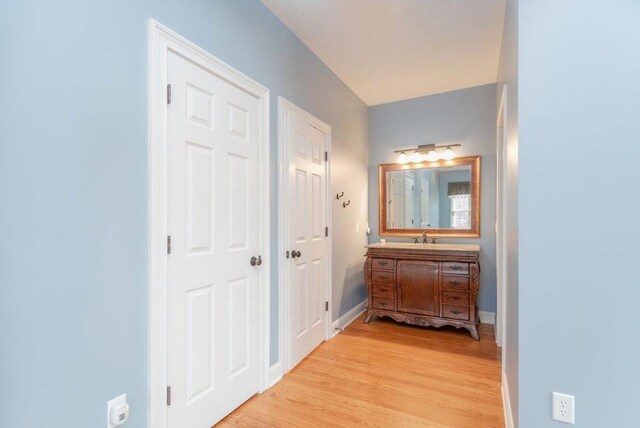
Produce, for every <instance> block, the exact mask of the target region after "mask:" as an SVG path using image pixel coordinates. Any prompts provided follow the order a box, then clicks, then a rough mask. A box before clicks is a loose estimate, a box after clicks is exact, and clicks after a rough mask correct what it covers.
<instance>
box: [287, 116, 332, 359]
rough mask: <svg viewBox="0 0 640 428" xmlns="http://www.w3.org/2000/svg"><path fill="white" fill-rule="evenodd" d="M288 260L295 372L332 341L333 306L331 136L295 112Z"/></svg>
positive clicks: (290, 130)
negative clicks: (330, 318)
mask: <svg viewBox="0 0 640 428" xmlns="http://www.w3.org/2000/svg"><path fill="white" fill-rule="evenodd" d="M286 128H287V129H286V131H285V132H287V138H286V141H287V143H286V150H288V154H289V156H288V158H289V162H288V163H289V165H288V174H287V180H288V192H287V193H288V196H287V204H286V206H287V211H288V213H287V214H288V215H287V223H288V225H287V231H286V235H287V237H286V242H287V244H288V247H287V251H289V252H290V253H289V254H290V258H289V259H288V260H287V262H288V265H289V266H288V269H289V275H288V276H289V290H290V292H289V326H290V331H289V333H288V334H289V335H290V337H289V343H290V357H289V367H288V369H291V368H293V367H294V366H295V365H296V364H298V363H299V362H300V361H301V360H302V359H303V358H304V357H306V356H307V355H309V353H310V352H311V351H313V350H314V349H315V347H316V346H318V345H319V344H320V343H322V341H323V340H324V339H325V337H326V328H327V322H328V321H327V312H326V309H325V302H326V301H328V296H327V289H328V287H327V284H328V281H329V278H328V277H329V275H328V272H327V266H328V264H327V258H326V251H325V250H326V249H325V245H326V241H325V240H326V237H325V227H326V226H327V219H326V211H327V210H326V203H327V202H326V185H327V166H326V162H325V151H326V150H327V134H326V133H325V132H323V131H321V130H319V129H317V128H316V127H314V126H313V125H311V123H309V121H308V120H307V118H306V116H305V115H302V114H300V113H299V112H294V111H289V112H288V120H287V125H286Z"/></svg>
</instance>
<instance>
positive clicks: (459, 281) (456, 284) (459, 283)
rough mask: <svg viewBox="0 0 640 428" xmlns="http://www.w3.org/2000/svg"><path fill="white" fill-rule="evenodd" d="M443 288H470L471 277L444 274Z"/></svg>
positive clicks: (463, 289) (464, 289) (462, 289)
mask: <svg viewBox="0 0 640 428" xmlns="http://www.w3.org/2000/svg"><path fill="white" fill-rule="evenodd" d="M442 288H444V289H446V290H461V291H467V290H469V278H465V277H463V276H445V275H443V276H442Z"/></svg>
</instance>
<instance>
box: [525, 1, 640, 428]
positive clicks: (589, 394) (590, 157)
mask: <svg viewBox="0 0 640 428" xmlns="http://www.w3.org/2000/svg"><path fill="white" fill-rule="evenodd" d="M639 22H640V2H637V1H623V0H620V1H610V2H602V1H596V0H566V1H561V2H558V1H554V0H521V1H520V13H519V27H520V29H519V62H520V64H519V76H520V77H519V79H520V80H519V85H520V94H519V97H520V102H519V140H520V145H519V151H520V177H519V178H520V180H519V216H520V219H519V226H520V242H519V244H520V245H519V246H520V258H519V260H520V267H519V275H520V280H519V318H520V320H519V329H520V332H519V333H520V340H519V342H520V345H519V348H520V349H519V350H520V353H519V355H520V386H519V390H520V391H519V393H520V399H519V404H520V409H519V410H520V412H519V413H520V416H519V419H520V426H521V427H536V428H544V427H553V426H561V424H559V423H556V422H553V421H552V420H551V392H552V391H560V392H565V393H568V394H573V395H575V397H576V426H582V427H632V426H633V427H637V426H638V424H639V422H638V402H639V401H640V340H639V335H638V329H637V322H636V319H637V314H638V310H639V309H640V303H639V302H640V271H639V270H638V268H637V266H638V262H637V254H638V251H637V246H638V242H640V227H638V210H639V209H640V191H638V183H640V168H639V167H638V160H639V159H640V108H639V105H638V102H639V100H640V78H639V76H640V26H639V25H638V23H639ZM562 426H563V425H562Z"/></svg>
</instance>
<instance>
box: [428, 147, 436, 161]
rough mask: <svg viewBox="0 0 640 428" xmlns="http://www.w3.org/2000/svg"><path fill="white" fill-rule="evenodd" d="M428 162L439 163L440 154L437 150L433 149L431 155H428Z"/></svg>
mask: <svg viewBox="0 0 640 428" xmlns="http://www.w3.org/2000/svg"><path fill="white" fill-rule="evenodd" d="M427 160H428V161H429V162H437V161H438V152H436V151H435V149H431V150H430V151H429V153H427Z"/></svg>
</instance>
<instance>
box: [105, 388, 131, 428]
mask: <svg viewBox="0 0 640 428" xmlns="http://www.w3.org/2000/svg"><path fill="white" fill-rule="evenodd" d="M128 418H129V405H128V404H127V394H122V395H120V396H119V397H116V398H114V399H112V400H109V402H108V403H107V428H115V427H119V426H122V425H124V423H125V422H126V421H127V419H128Z"/></svg>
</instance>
